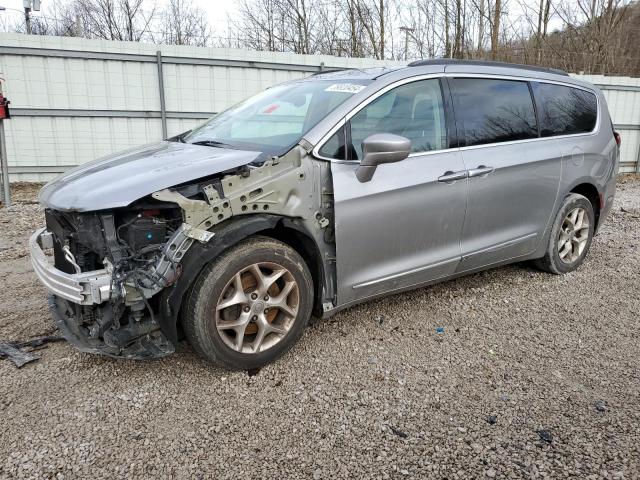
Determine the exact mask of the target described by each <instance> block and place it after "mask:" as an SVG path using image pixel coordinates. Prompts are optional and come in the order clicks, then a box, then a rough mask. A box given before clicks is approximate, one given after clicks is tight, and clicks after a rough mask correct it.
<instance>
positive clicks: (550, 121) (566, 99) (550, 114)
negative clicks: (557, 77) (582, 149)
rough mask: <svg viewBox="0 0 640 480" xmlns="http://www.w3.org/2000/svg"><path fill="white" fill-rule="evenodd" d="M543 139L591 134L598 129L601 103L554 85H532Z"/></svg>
mask: <svg viewBox="0 0 640 480" xmlns="http://www.w3.org/2000/svg"><path fill="white" fill-rule="evenodd" d="M532 86H533V93H534V95H535V97H536V100H537V102H538V117H539V118H540V131H541V132H540V133H541V134H542V136H543V137H552V136H556V135H569V134H573V133H588V132H591V131H592V130H593V129H594V128H595V127H596V119H597V117H598V113H597V111H598V102H597V100H596V96H595V95H594V94H593V93H590V92H587V91H585V90H580V89H578V88H571V87H564V86H562V85H554V84H551V83H537V82H536V83H533V84H532Z"/></svg>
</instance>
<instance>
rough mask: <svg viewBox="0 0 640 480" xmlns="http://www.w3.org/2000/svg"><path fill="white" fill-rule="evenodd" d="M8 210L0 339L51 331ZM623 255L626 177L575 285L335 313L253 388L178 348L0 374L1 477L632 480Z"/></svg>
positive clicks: (635, 442) (628, 272) (632, 398)
mask: <svg viewBox="0 0 640 480" xmlns="http://www.w3.org/2000/svg"><path fill="white" fill-rule="evenodd" d="M17 195H18V198H19V199H21V202H19V203H17V204H16V205H15V206H14V207H11V208H10V209H0V340H16V339H26V338H29V337H32V336H37V335H42V334H45V333H49V332H52V331H54V327H53V326H52V322H51V319H50V316H49V313H48V311H47V307H46V301H45V290H44V289H43V288H42V287H41V286H40V285H38V284H37V283H36V280H35V276H34V274H33V273H32V272H31V268H30V266H29V261H28V257H27V249H26V242H27V238H28V235H29V232H30V231H31V230H33V229H35V228H36V227H37V226H38V225H39V224H41V223H42V221H43V219H42V213H41V211H40V210H39V208H38V206H37V205H35V204H33V203H25V201H28V200H30V199H33V198H34V197H33V195H34V192H33V189H29V188H24V187H23V188H21V189H19V190H18V192H17ZM639 245H640V179H638V178H636V179H633V178H629V177H626V178H624V179H623V180H622V181H621V184H620V186H619V189H618V195H617V199H616V205H615V206H614V211H613V212H612V214H611V215H610V217H609V218H608V219H607V222H606V224H605V225H604V226H603V227H602V229H601V231H600V234H599V235H598V236H597V238H596V240H595V241H594V244H593V246H592V250H591V253H590V255H589V257H588V258H587V261H586V262H585V264H584V265H583V266H582V267H581V268H580V269H579V270H578V271H577V272H574V273H572V274H569V275H566V276H563V277H556V276H550V275H547V274H543V273H540V272H538V271H536V270H533V269H532V268H530V267H529V266H526V265H514V266H509V267H505V268H499V269H496V270H492V271H489V272H485V273H481V274H477V275H472V276H470V277H466V278H463V279H459V280H456V281H452V282H448V283H444V284H441V285H437V286H435V287H430V288H423V289H419V290H416V291H413V292H410V293H405V294H401V295H395V296H392V297H389V298H386V299H383V300H379V301H376V302H373V303H369V304H366V305H362V306H358V307H355V308H351V309H349V310H347V311H345V312H343V313H341V314H339V315H337V316H336V317H334V318H332V319H331V320H329V321H316V322H314V323H313V325H312V326H311V327H310V328H309V329H308V331H307V332H306V334H305V335H304V337H303V338H302V340H301V342H300V343H299V344H298V345H297V346H296V347H295V348H294V349H293V351H292V352H290V353H289V354H287V355H286V356H285V357H283V358H282V359H280V360H279V361H278V362H276V363H275V364H273V365H270V366H268V367H266V368H264V369H262V370H261V371H260V372H259V373H258V374H257V375H255V376H252V377H250V376H249V375H248V374H247V373H245V372H229V371H224V370H220V369H217V368H213V367H211V366H209V365H208V364H206V363H204V362H203V361H201V360H200V359H199V358H197V357H196V356H195V355H194V354H193V353H192V351H191V349H190V348H189V346H188V345H186V344H181V345H180V346H179V349H178V353H177V354H175V355H172V356H170V357H168V358H165V359H162V360H157V361H147V362H133V361H116V360H111V359H106V358H101V357H97V356H92V355H87V354H83V353H79V352H77V351H75V350H74V349H73V348H71V347H70V346H69V345H68V344H66V343H57V344H52V345H51V346H49V347H48V348H47V349H45V350H42V351H40V354H41V355H42V359H41V360H40V361H38V362H36V363H32V364H29V365H27V366H25V367H23V368H22V369H20V370H18V369H17V368H15V367H14V366H13V365H12V364H10V363H9V362H8V361H6V360H0V426H1V428H2V437H1V438H2V440H1V442H0V477H2V478H67V479H68V478H122V477H146V478H150V477H152V478H167V477H178V478H221V479H222V478H230V479H237V478H269V479H273V478H296V479H297V478H314V479H322V478H331V479H336V478H443V477H447V478H450V479H453V478H465V479H466V478H482V477H484V476H486V477H494V478H507V477H509V478H512V477H536V478H537V477H554V478H565V477H574V478H639V477H640V446H639V445H640V426H639V425H640V408H639V404H640V325H639V322H638V314H639V313H640V277H639V268H640V255H639V253H640V252H639V248H640V247H639ZM438 327H443V328H444V332H443V333H436V329H437V328H438ZM596 402H600V403H598V404H597V405H598V406H599V407H600V410H604V411H599V410H598V409H597V408H596ZM490 417H492V418H490ZM488 420H491V421H492V422H493V421H495V423H493V424H492V423H491V422H490V421H488ZM545 439H546V440H545Z"/></svg>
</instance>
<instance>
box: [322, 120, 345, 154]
mask: <svg viewBox="0 0 640 480" xmlns="http://www.w3.org/2000/svg"><path fill="white" fill-rule="evenodd" d="M344 129H345V127H342V128H340V129H339V130H338V131H337V132H336V133H334V134H333V135H332V136H331V138H330V139H329V140H327V141H326V143H325V144H324V145H323V146H322V148H321V149H320V150H319V151H318V153H320V156H322V157H324V158H333V159H335V160H346V159H347V156H346V151H345V138H344V137H345V135H344Z"/></svg>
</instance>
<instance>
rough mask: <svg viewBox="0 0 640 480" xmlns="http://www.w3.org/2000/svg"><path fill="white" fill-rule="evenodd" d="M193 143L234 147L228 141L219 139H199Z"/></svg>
mask: <svg viewBox="0 0 640 480" xmlns="http://www.w3.org/2000/svg"><path fill="white" fill-rule="evenodd" d="M192 145H204V146H205V147H217V148H225V147H228V148H233V146H232V145H229V144H228V143H224V142H219V141H217V140H198V141H197V142H193V143H192Z"/></svg>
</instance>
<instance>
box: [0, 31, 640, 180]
mask: <svg viewBox="0 0 640 480" xmlns="http://www.w3.org/2000/svg"><path fill="white" fill-rule="evenodd" d="M158 50H159V51H160V58H159V57H158V53H157V52H158ZM159 60H160V61H159ZM393 63H395V62H386V61H385V62H383V61H378V60H371V59H350V58H349V59H348V58H337V57H328V56H318V55H295V54H286V53H272V52H250V51H244V50H235V49H211V48H198V47H178V46H161V47H158V46H155V45H147V44H140V43H130V42H110V41H99V40H85V39H75V38H64V37H41V36H26V35H19V34H0V76H2V77H3V78H4V80H5V82H4V83H3V84H4V91H5V95H6V96H7V97H8V98H9V99H10V100H11V102H12V103H11V106H12V112H13V118H12V119H11V120H9V121H7V122H5V126H6V135H7V150H8V152H7V153H8V157H9V166H10V172H11V177H10V178H11V180H12V181H19V180H27V181H42V180H48V179H50V178H51V177H53V176H54V175H55V174H56V173H58V172H61V171H63V170H64V169H66V168H69V167H71V166H74V165H78V164H80V163H83V162H87V161H89V160H92V159H94V158H97V157H100V156H102V155H106V154H109V153H112V152H115V151H118V150H122V149H124V148H127V147H131V146H134V145H140V144H143V143H148V142H153V141H156V140H159V139H161V138H162V136H163V117H164V118H165V120H164V121H165V122H166V129H167V134H168V135H169V136H171V135H174V134H177V133H180V132H182V131H185V130H188V129H189V128H191V127H193V126H194V125H196V124H198V123H200V122H202V121H203V120H204V119H205V118H208V117H209V116H211V115H212V114H213V113H216V112H220V111H222V110H224V109H225V108H227V107H229V106H231V105H233V104H235V103H237V102H239V101H240V100H242V99H244V98H246V97H247V96H249V95H251V94H253V93H256V92H258V91H260V90H263V89H265V88H266V87H268V86H270V85H273V84H276V83H279V82H283V81H286V80H291V79H295V78H300V77H303V76H306V75H309V74H310V73H314V72H318V71H320V70H321V69H326V68H364V67H373V66H382V65H390V64H393ZM159 66H160V67H161V69H162V78H163V83H164V85H163V91H164V100H165V102H164V103H165V105H164V109H163V108H162V103H161V96H160V84H159ZM579 77H580V78H584V79H586V80H588V81H591V82H593V83H595V84H598V85H600V86H601V87H602V88H603V89H604V93H605V95H606V97H607V101H608V103H609V108H610V110H611V112H612V115H613V119H614V122H615V124H616V128H617V129H618V130H619V131H620V132H621V134H622V136H623V149H622V156H623V159H622V160H623V162H624V164H623V170H625V171H635V170H636V169H637V168H638V156H639V149H640V79H632V78H624V77H602V76H579Z"/></svg>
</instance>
